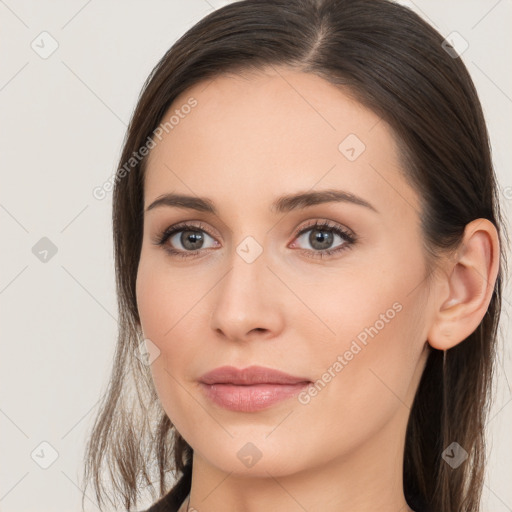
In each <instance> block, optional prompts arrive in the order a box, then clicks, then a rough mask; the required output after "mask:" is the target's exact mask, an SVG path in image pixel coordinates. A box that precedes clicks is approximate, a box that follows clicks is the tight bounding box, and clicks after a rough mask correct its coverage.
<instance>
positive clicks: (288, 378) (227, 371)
mask: <svg viewBox="0 0 512 512" xmlns="http://www.w3.org/2000/svg"><path fill="white" fill-rule="evenodd" d="M199 380H200V381H201V382H203V383H204V384H235V385H246V386H247V385H251V384H298V383H300V382H310V380H309V379H307V378H306V377H295V376H293V375H290V374H288V373H284V372H281V371H279V370H274V369H272V368H266V367H264V366H249V367H247V368H243V369H240V370H239V369H238V368H235V367H234V366H221V367H219V368H215V369H214V370H212V371H210V372H207V373H205V374H204V375H203V376H202V377H200V379H199Z"/></svg>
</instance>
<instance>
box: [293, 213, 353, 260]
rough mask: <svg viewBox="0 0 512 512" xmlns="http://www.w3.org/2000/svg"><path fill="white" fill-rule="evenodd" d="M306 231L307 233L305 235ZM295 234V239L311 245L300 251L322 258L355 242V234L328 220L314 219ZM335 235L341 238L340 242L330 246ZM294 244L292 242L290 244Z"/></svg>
mask: <svg viewBox="0 0 512 512" xmlns="http://www.w3.org/2000/svg"><path fill="white" fill-rule="evenodd" d="M308 233H309V235H307V234H308ZM296 236H297V240H300V241H301V242H302V243H306V244H309V245H310V246H311V247H312V249H303V250H302V251H303V252H304V253H305V254H306V255H308V256H310V257H313V258H324V257H325V256H330V255H332V254H336V253H339V252H341V251H344V250H345V249H349V248H350V247H352V246H353V245H354V243H355V242H356V238H355V235H354V234H353V233H352V232H351V231H349V230H347V229H344V228H342V227H341V226H339V225H337V224H335V223H331V222H330V221H314V223H313V224H310V225H309V226H307V227H306V228H302V229H301V230H300V231H299V232H298V234H297V235H296ZM336 237H337V238H338V239H340V240H341V244H339V245H338V247H334V248H332V245H333V244H334V242H335V240H336ZM295 245H296V243H295V242H294V243H293V244H292V246H295Z"/></svg>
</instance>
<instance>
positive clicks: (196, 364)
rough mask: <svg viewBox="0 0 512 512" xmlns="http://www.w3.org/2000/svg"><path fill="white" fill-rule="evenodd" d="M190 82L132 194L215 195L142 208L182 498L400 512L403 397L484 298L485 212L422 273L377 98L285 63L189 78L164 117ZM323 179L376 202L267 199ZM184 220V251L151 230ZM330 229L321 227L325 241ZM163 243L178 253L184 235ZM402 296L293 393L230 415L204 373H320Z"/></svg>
mask: <svg viewBox="0 0 512 512" xmlns="http://www.w3.org/2000/svg"><path fill="white" fill-rule="evenodd" d="M190 97H194V98H195V99H196V100H197V102H198V104H197V106H196V107H195V108H194V109H192V111H191V112H190V113H189V114H188V115H187V116H184V118H183V119H180V122H179V123H178V124H177V125H175V126H174V128H173V129H172V130H171V131H169V133H167V134H165V135H164V136H163V138H162V140H161V141H160V142H158V144H157V146H156V147H155V148H154V149H152V150H151V153H150V155H149V160H148V166H147V173H146V176H145V190H144V204H145V209H146V208H147V207H148V206H149V205H150V204H151V203H152V202H153V201H154V200H155V199H157V198H159V197H160V196H162V195H163V194H166V193H170V192H174V193H181V194H188V195H192V196H200V197H207V198H209V199H211V201H212V202H213V203H214V204H215V206H216V208H217V209H218V215H213V214H211V213H206V212H198V211H193V210H187V209H184V208H177V207H169V206H162V207H158V208H154V209H151V210H149V211H146V212H145V216H144V236H143V244H142V251H141V258H140V265H139V269H138V275H137V302H138V307H139V313H140V319H141V329H142V331H143V334H144V337H145V338H147V339H149V340H151V343H153V344H154V345H156V347H158V350H159V351H160V354H159V356H158V357H157V358H156V359H155V360H154V362H153V363H152V364H151V372H152V376H153V381H154V384H155V387H156V390H157V393H158V396H159V399H160V401H161V403H162V406H163V408H164V410H165V412H166V413H167V415H168V416H169V418H170V419H171V421H172V422H173V423H174V425H175V426H176V428H177V430H178V431H179V432H180V433H181V435H182V436H183V437H184V438H185V440H186V441H187V442H188V443H189V444H190V445H191V446H192V448H193V449H194V460H193V474H192V488H191V494H190V498H191V500H190V510H197V511H199V512H203V511H205V512H206V511H207V512H221V511H222V512H226V511H228V512H229V511H233V512H234V511H240V510H243V511H247V512H256V511H258V512H261V511H274V510H275V511H277V510H287V511H290V512H292V511H297V512H299V511H303V510H308V511H310V512H319V511H322V512H330V511H333V512H334V511H336V512H339V511H342V510H347V511H354V510H357V511H358V512H370V511H372V512H373V511H375V510H380V511H382V512H387V511H389V512H391V511H392V512H398V511H400V512H405V511H410V510H411V509H410V508H409V507H408V505H407V503H406V501H405V498H404V494H403V484H402V471H403V468H402V464H403V453H404V440H405V432H406V426H407V420H408V417H409V413H410V407H411V404H412V401H413V398H414V394H415V391H416V389H417V386H418V383H419V379H420V377H421V374H422V371H423V368H424V365H425V362H426V358H427V356H428V353H429V350H430V347H434V348H437V349H439V350H445V349H448V348H450V347H452V346H454V345H456V344H457V343H460V342H461V341H463V340H464V339H465V338H466V337H467V336H468V335H469V334H471V333H472V332H473V331H474V330H475V329H476V327H477V326H478V324H479V323H480V321H481V319H482V318H483V316H484V314H485V311H486V309H487V307H488V304H489V301H490V298H491V293H492V288H493V286H494V281H495V279H496V274H497V267H498V239H497V234H496V230H495V228H494V226H493V225H492V224H491V223H490V222H488V221H486V220H484V219H477V220H475V221H473V222H472V223H471V224H469V225H468V226H467V227H466V232H465V237H464V243H463V245H462V246H461V249H460V250H459V251H458V252H457V253H456V254H455V255H449V256H446V257H445V258H443V259H442V260H440V262H439V265H438V266H437V267H436V272H435V273H434V275H433V278H432V281H431V282H430V285H429V282H428V281H427V279H426V275H427V267H426V258H425V254H424V253H423V248H422V234H421V231H420V225H419V219H420V211H419V202H418V198H419V196H418V194H417V192H416V191H415V190H413V189H412V188H410V187H409V185H408V184H407V183H406V181H405V180H404V178H403V176H402V175H401V173H400V161H399V152H398V149H397V146H396V144H395V141H394V137H393V132H392V130H391V128H390V127H389V126H388V125H387V124H386V123H385V122H384V121H383V120H382V119H380V118H379V117H378V116H377V115H376V114H375V113H373V112H372V111H370V110H368V109H366V108H364V107H363V106H362V105H360V104H359V103H357V102H356V101H354V100H353V99H351V97H350V96H348V95H347V94H346V93H345V92H343V91H341V90H340V89H339V88H336V87H334V86H333V85H331V84H329V83H328V82H326V81H324V80H323V79H321V78H319V77H317V76H314V75H310V74H304V73H301V72H298V71H294V70H291V69H288V68H273V67H272V68H267V69H265V70H261V71H258V72H252V73H248V72H247V73H244V74H243V75H241V74H238V75H222V76H220V77H217V78H215V79H214V80H211V81H208V82H202V83H200V84H196V85H195V86H193V87H192V88H190V89H188V90H187V91H185V92H184V93H182V94H181V95H180V96H179V97H178V98H176V99H175V101H174V102H173V105H172V106H171V108H170V109H169V112H168V114H166V115H165V116H164V118H165V119H167V118H168V117H169V115H170V114H171V113H172V111H174V109H176V108H179V107H180V105H183V104H185V103H186V102H187V100H188V99H189V98H190ZM348 134H356V136H357V137H358V138H359V139H360V140H361V141H363V143H364V144H365V146H366V149H365V150H364V151H363V152H362V153H361V154H360V155H359V156H358V158H357V159H355V160H354V161H350V160H349V159H347V158H346V157H345V156H344V154H343V153H342V152H341V151H340V150H339V149H338V146H339V144H340V143H341V142H342V141H343V140H344V139H345V138H346V137H347V135H348ZM325 189H337V190H344V191H348V192H350V193H352V194H355V195H357V196H360V197H361V198H363V199H365V200H366V201H368V202H369V203H371V204H372V205H373V206H374V208H375V209H376V210H377V212H375V211H372V210H371V209H369V208H365V207H363V206H360V205H357V204H351V203H347V202H345V203H344V202H330V203H324V204H318V205H315V206H310V207H307V208H301V209H298V210H296V211H291V212H287V213H284V214H283V213H274V212H272V211H271V210H270V205H271V203H272V201H273V200H274V199H275V198H276V197H278V196H281V195H284V194H292V193H296V192H307V191H312V190H315V191H318V190H325ZM315 220H318V221H322V220H329V221H331V223H335V224H336V225H339V226H340V227H341V228H345V229H346V228H348V229H350V230H351V231H352V232H353V233H355V234H356V236H357V240H356V242H355V243H354V244H353V245H352V246H350V247H348V248H347V246H345V249H344V250H342V251H341V252H339V253H337V254H333V255H331V256H327V257H325V258H323V259H320V258H318V257H316V258H315V257H314V256H315V254H314V253H315V251H316V252H318V251H319V250H321V249H318V248H315V247H318V246H312V245H311V242H310V241H308V236H309V234H310V233H311V230H310V231H308V232H307V233H306V234H305V235H303V236H301V237H297V236H295V234H296V233H297V232H298V231H299V230H301V228H302V227H304V226H306V225H307V223H310V222H312V221H315ZM184 221H187V222H191V223H192V224H197V221H200V222H201V223H202V224H203V225H204V226H206V227H207V229H208V230H209V232H210V234H208V233H204V232H203V234H204V237H205V240H204V249H200V253H199V254H197V255H195V256H192V257H189V258H187V259H180V258H177V257H173V256H171V255H170V254H169V253H168V252H166V250H165V248H164V246H159V245H157V244H155V243H154V242H155V239H157V237H158V236H159V235H160V234H161V233H162V232H163V231H164V230H165V229H166V228H168V227H169V226H172V225H174V224H177V223H179V222H184ZM193 221H196V222H193ZM313 229H314V228H313ZM248 236H251V237H253V238H254V239H255V240H256V241H257V242H258V244H259V245H260V246H261V248H262V250H263V252H262V253H261V255H260V256H259V257H258V258H256V259H255V261H253V262H252V263H248V262H247V261H246V260H244V259H243V258H242V257H241V256H240V255H239V254H238V253H237V247H238V246H239V245H240V244H241V242H242V241H244V239H245V238H246V237H248ZM344 243H346V242H344V240H343V239H341V238H340V237H339V236H337V235H335V236H334V239H333V241H332V243H331V245H330V246H329V247H328V248H338V247H341V246H342V245H343V244H344ZM166 244H167V247H170V246H171V245H172V246H173V247H174V248H175V249H176V250H181V251H182V252H185V251H186V250H187V248H186V247H184V246H183V245H182V244H181V243H180V234H178V235H177V236H174V237H172V241H171V240H168V241H167V242H166ZM243 246H244V245H243V244H242V247H243ZM251 250H252V249H251ZM188 251H189V252H190V249H188ZM397 303H398V304H399V305H400V306H401V310H400V311H399V312H396V314H395V315H394V317H393V318H392V319H391V320H389V321H388V322H385V325H384V327H383V328H381V329H380V330H378V333H377V334H376V335H375V336H374V337H369V338H368V342H367V345H365V346H364V345H362V344H361V343H359V345H361V346H362V349H361V350H360V351H359V352H358V353H357V354H356V355H354V356H353V358H352V359H351V360H350V361H346V363H347V364H346V365H345V366H344V367H343V369H342V370H341V371H338V372H334V375H335V376H334V377H332V378H331V380H330V382H328V383H327V384H326V385H325V387H324V388H323V389H322V390H321V391H320V392H318V393H317V395H316V396H314V397H311V400H310V401H309V402H308V403H306V404H303V403H300V402H299V401H298V399H297V397H294V398H291V399H289V400H285V401H283V402H280V403H278V404H277V405H274V406H272V407H270V408H268V409H266V410H263V411H260V412H252V413H245V412H233V411H229V410H225V409H222V408H220V407H218V406H217V405H215V404H213V403H211V402H210V401H209V400H208V399H207V398H206V397H205V396H204V395H203V394H202V392H201V390H200V387H199V383H198V379H199V378H200V376H201V375H203V374H204V373H206V372H207V371H209V370H212V369H214V368H216V367H219V366H223V365H233V366H236V367H238V368H244V367H247V366H250V365H253V364H257V365H262V366H268V367H271V368H275V369H279V370H282V371H284V372H287V373H290V374H292V375H296V376H305V377H307V378H308V379H310V380H312V381H316V380H317V379H320V378H322V375H323V374H325V372H326V371H327V370H328V369H329V368H331V369H332V367H333V364H334V363H335V362H336V360H337V357H338V356H339V355H342V356H343V354H345V353H346V351H347V350H349V348H350V346H351V343H352V342H353V341H354V340H355V339H357V336H358V334H360V333H361V332H362V331H364V329H365V327H369V326H374V325H376V321H377V320H379V318H382V317H381V316H380V315H381V314H385V313H386V311H388V310H389V309H390V308H392V305H393V304H397ZM379 325H380V324H379ZM331 373H332V370H331ZM248 442H251V443H253V444H254V445H255V446H256V447H257V448H258V450H259V451H260V452H261V458H260V460H259V461H258V462H257V463H256V464H254V465H253V466H252V467H246V466H245V465H244V464H243V463H242V462H241V461H240V459H239V458H238V457H237V452H238V451H239V450H240V449H241V448H242V447H243V446H244V445H245V444H246V443H248Z"/></svg>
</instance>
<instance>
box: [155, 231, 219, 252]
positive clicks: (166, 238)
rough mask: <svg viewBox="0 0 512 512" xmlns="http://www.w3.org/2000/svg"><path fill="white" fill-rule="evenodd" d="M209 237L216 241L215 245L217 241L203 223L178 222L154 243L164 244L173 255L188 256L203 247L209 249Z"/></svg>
mask: <svg viewBox="0 0 512 512" xmlns="http://www.w3.org/2000/svg"><path fill="white" fill-rule="evenodd" d="M208 238H210V239H211V240H212V241H213V242H214V245H213V247H215V244H217V242H216V241H215V240H214V238H213V237H212V236H211V235H210V234H208V232H207V231H206V228H205V226H204V225H203V224H198V225H197V226H196V225H192V224H177V225H175V226H171V227H169V228H167V229H166V230H165V231H164V232H163V233H161V234H160V235H159V236H158V237H157V239H156V241H155V242H154V243H155V244H157V245H161V246H164V248H165V250H166V251H167V252H169V253H170V254H171V255H172V256H177V257H180V258H188V257H191V256H194V255H196V254H198V253H199V252H200V251H201V250H202V249H208V248H209V247H205V241H207V239H208ZM168 242H170V243H168ZM180 246H181V247H180ZM217 246H218V245H217ZM210 248H211V247H210Z"/></svg>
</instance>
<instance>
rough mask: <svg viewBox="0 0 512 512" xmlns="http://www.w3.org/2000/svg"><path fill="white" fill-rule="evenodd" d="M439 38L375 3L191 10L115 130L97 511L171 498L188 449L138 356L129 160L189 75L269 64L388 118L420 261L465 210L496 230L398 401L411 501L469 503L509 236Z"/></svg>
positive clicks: (133, 187)
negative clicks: (409, 390) (462, 303)
mask: <svg viewBox="0 0 512 512" xmlns="http://www.w3.org/2000/svg"><path fill="white" fill-rule="evenodd" d="M442 43H443V37H442V36H441V35H440V34H439V33H438V32H437V31H435V30H434V29H433V28H432V27H431V26H430V25H428V24H427V23H426V22H425V21H423V20H422V19H421V18H420V17H419V16H418V15H417V14H415V13H414V12H413V11H411V10H409V9H408V8H406V7H403V6H400V5H398V4H395V3H392V2H391V1H388V0H245V1H240V2H234V3H231V4H228V5H226V6H224V7H222V8H220V9H218V10H216V11H214V12H212V13H210V14H209V15H208V16H206V17H204V18H203V19H202V20H200V21H199V22H198V23H197V24H196V25H195V26H193V27H192V28H191V29H190V30H188V31H187V32H186V33H185V34H184V35H183V36H182V37H181V38H180V39H179V40H178V41H177V42H176V43H175V44H174V45H173V46H172V48H170V50H169V51H168V52H167V53H166V54H165V55H164V56H163V58H162V59H161V60H160V62H159V63H158V64H157V65H156V67H155V68H154V69H153V71H152V72H151V74H150V76H149V77H148V79H147V80H146V82H145V84H144V87H143V90H142V92H141V95H140V97H139V100H138V103H137V106H136V109H135V111H134V113H133V116H132V119H131V122H130V125H129V128H128V131H127V134H126V138H125V141H124V148H123V151H122V155H121V158H120V165H119V168H118V171H117V174H116V179H115V186H114V191H113V236H114V250H115V268H116V285H117V295H118V309H119V325H120V328H119V335H118V343H117V348H116V352H115V356H114V367H113V372H112V376H111V380H110V382H109V386H108V389H107V390H106V392H105V394H104V396H103V402H102V404H101V408H100V412H99V414H98V416H97V418H96V421H95V424H94V427H93V429H92V433H91V436H90V438H89V440H88V444H87V449H86V463H85V470H84V478H85V481H86V483H88V482H89V481H92V483H93V484H94V488H95V493H96V499H97V501H98V504H99V505H100V509H101V507H102V504H103V503H104V502H105V500H104V497H105V496H106V497H108V498H109V500H110V501H111V503H118V502H119V500H120V501H121V502H122V504H123V506H124V508H125V509H126V510H131V509H132V507H133V506H135V505H136V504H137V500H138V499H139V494H140V491H141V490H142V489H143V488H145V487H147V488H148V489H149V490H151V492H152V493H153V492H154V486H155V484H159V490H158V493H159V496H163V495H164V494H166V493H168V492H169V491H171V495H172V497H173V499H174V503H180V502H181V501H182V500H183V499H184V498H185V497H186V495H187V494H188V492H189V490H190V485H191V471H192V448H191V447H190V446H189V445H188V444H187V443H186V442H185V441H184V439H183V438H182V437H181V436H180V434H179V433H178V432H177V431H176V430H175V429H174V426H173V424H172V423H171V422H170V420H169V418H168V417H167V415H166V414H165V412H164V410H163V408H162V407H161V405H160V403H159V400H158V397H157V395H156V391H155V389H154V386H153V383H152V380H151V375H150V372H149V369H148V366H147V365H145V364H143V363H142V362H141V360H140V359H139V358H138V357H136V352H137V346H138V343H139V342H140V339H139V337H138V332H139V328H140V322H139V315H138V310H137V303H136V296H135V282H136V276H137V268H138V263H139V257H140V251H141V244H142V234H143V190H144V168H145V163H146V160H147V159H146V158H142V159H140V161H139V160H137V161H131V160H130V159H131V158H132V155H133V154H134V152H137V151H139V149H140V148H141V147H143V146H144V145H146V144H147V141H148V140H151V138H154V136H155V135H154V131H155V129H156V128H157V127H158V125H159V123H161V122H162V119H163V116H164V114H165V113H166V111H167V110H168V108H169V106H170V105H171V103H172V102H173V100H174V99H175V98H176V97H177V96H178V95H179V94H180V93H182V92H183V91H185V90H186V89H187V88H188V87H190V86H192V85H194V84H196V83H198V82H199V81H202V80H206V79H212V78H214V77H215V76H218V75H220V74H222V73H226V72H233V71H237V70H249V69H251V70H258V69H262V68H264V67H266V66H273V65H282V66H288V67H290V68H293V69H295V70H299V71H302V72H305V73H313V74H316V75H317V76H320V77H321V78H324V79H325V80H327V81H329V82H331V83H332V84H335V85H337V86H339V87H341V88H343V90H344V91H345V92H347V91H348V92H349V93H350V94H352V95H353V96H354V97H355V98H356V99H357V100H358V101H360V102H361V103H362V104H363V105H365V106H366V107H368V108H370V109H371V110H373V111H374V112H376V113H377V114H378V115H380V116H381V117H382V118H383V119H384V120H385V121H386V122H387V123H388V124H389V125H390V126H391V127H392V129H393V130H394V134H395V136H396V138H397V141H398V142H399V144H400V146H401V150H402V157H403V172H404V176H405V177H406V179H407V180H409V182H410V183H411V184H412V185H413V186H414V187H415V189H416V190H417V191H418V193H419V194H420V196H421V201H422V204H421V226H422V231H423V235H424V244H425V249H426V254H428V255H429V258H428V259H429V261H431V262H434V263H435V261H436V259H437V258H438V257H439V256H440V255H441V254H442V253H444V252H445V251H449V250H452V249H455V248H457V247H458V246H459V244H460V242H461V239H462V235H463V232H464V227H465V226H466V224H467V223H469V222H471V221H472V220H474V219H476V218H485V219H489V220H490V221H491V222H492V223H493V224H494V225H495V226H496V228H497V230H498V236H499V239H500V248H501V250H500V270H499V273H498V277H497V280H496V283H495V287H494V291H493V294H492V298H491V301H490V304H489V308H488V310H487V312H486V314H485V316H484V318H483V320H482V322H481V323H480V325H479V326H478V328H477V329H476V330H475V331H474V332H473V333H472V334H471V335H470V336H469V337H468V338H467V339H465V340H464V341H463V342H462V343H459V344H458V345H456V346H455V347H453V348H451V349H450V350H447V351H439V350H435V349H432V350H431V352H430V355H429V357H428V361H427V364H426V367H425V369H424V372H423V375H422V379H421V382H420V384H419V386H418V390H417V393H416V396H415V400H414V403H413V406H412V409H411V412H410V417H409V422H408V426H407V433H406V444H405V454H404V465H403V482H404V493H405V496H406V499H407V501H408V502H409V505H410V506H411V507H413V508H416V509H417V510H422V509H424V510H427V509H428V510H432V511H435V512H454V511H464V512H476V511H478V510H479V508H480V498H481V491H482V486H483V480H484V469H485V444H484V442H485V439H484V435H485V431H484V427H485V421H486V417H487V414H488V409H489V406H490V404H491V401H492V396H493V395H492V377H493V366H494V364H495V363H494V362H495V352H496V342H497V329H498V323H499V317H500V311H501V297H502V287H503V282H502V281H503V276H504V273H505V272H506V271H505V266H506V257H505V254H506V253H505V250H504V244H503V239H504V237H505V236H506V238H507V240H508V236H507V235H506V233H505V231H504V223H503V219H502V217H501V213H500V209H499V190H498V185H497V181H496V177H495V173H494V169H493V165H492V161H491V154H490V147H489V140H488V133H487V129H486V124H485V120H484V116H483V113H482V108H481V105H480V102H479V99H478V97H477V93H476V90H475V87H474V85H473V82H472V80H471V78H470V75H469V73H468V71H467V69H466V67H465V66H464V64H463V62H462V61H461V59H460V57H457V56H456V55H453V52H452V54H450V53H449V52H447V51H445V49H444V47H443V44H442ZM129 161H131V164H130V167H129V168H127V167H126V162H129ZM123 169H124V171H123ZM453 441H456V442H457V443H458V444H460V445H461V446H462V447H463V448H464V449H465V450H466V451H467V452H468V453H469V459H468V461H467V462H466V463H464V464H463V465H461V466H460V467H458V468H457V469H452V468H451V467H450V466H449V465H448V464H447V463H445V462H444V460H443V459H442V452H443V450H444V449H445V448H446V447H447V446H448V445H450V444H451V443H452V442H453ZM105 471H106V473H105ZM105 478H106V479H107V480H108V481H109V483H110V484H111V486H110V487H111V489H107V486H106V482H105V481H104V479H105ZM84 495H85V490H84ZM153 496H154V494H153ZM418 496H419V497H420V498H419V499H417V497H418ZM112 497H113V498H114V499H111V498H112ZM420 507H422V508H420Z"/></svg>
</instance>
